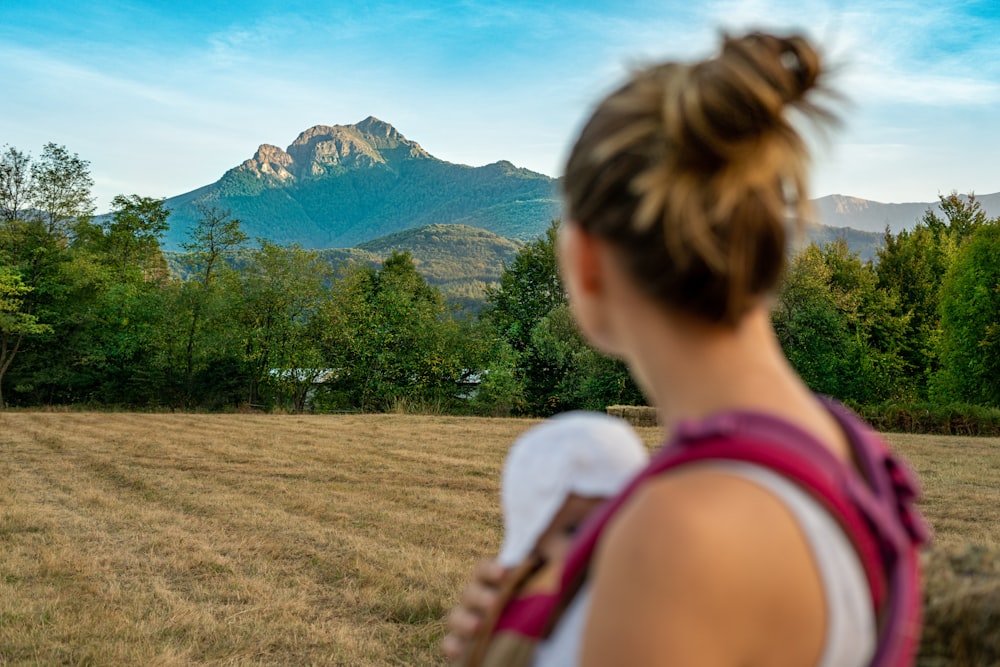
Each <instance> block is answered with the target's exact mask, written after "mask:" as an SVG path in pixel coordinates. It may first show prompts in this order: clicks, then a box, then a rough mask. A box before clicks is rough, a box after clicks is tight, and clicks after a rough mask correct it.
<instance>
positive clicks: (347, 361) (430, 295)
mask: <svg viewBox="0 0 1000 667" xmlns="http://www.w3.org/2000/svg"><path fill="white" fill-rule="evenodd" d="M320 321H321V322H322V328H323V338H324V349H325V358H326V359H327V361H328V364H329V366H330V367H331V368H334V369H336V374H337V380H336V382H335V383H334V385H335V386H334V387H333V388H332V389H331V390H332V391H334V392H338V393H339V395H340V397H341V399H340V400H341V401H344V402H346V403H348V404H350V405H352V406H354V407H359V408H361V409H362V410H365V411H379V410H391V409H395V408H397V407H400V406H402V405H403V404H407V405H411V406H416V407H435V408H436V409H442V408H444V407H446V406H448V405H449V404H451V403H453V402H454V401H455V400H456V399H457V398H458V397H459V395H460V394H462V392H463V391H464V390H463V386H465V384H466V383H467V381H468V380H469V378H470V377H472V376H473V375H474V374H476V373H477V371H478V370H479V369H481V368H482V364H483V358H484V356H485V355H484V354H482V347H481V346H480V345H479V339H478V338H477V335H476V330H475V329H474V327H473V326H472V324H471V322H469V321H466V320H458V319H456V318H455V317H454V313H453V312H452V311H451V310H450V309H449V308H448V306H447V305H446V304H445V302H444V299H443V297H442V296H441V293H440V292H439V291H438V290H437V289H436V288H433V287H431V286H430V285H428V284H427V281H426V280H425V279H424V278H423V276H421V275H420V274H419V273H418V272H417V270H416V267H415V266H414V264H413V259H412V257H410V255H409V253H406V252H403V253H397V252H394V253H393V254H392V255H391V256H390V257H388V258H387V259H386V260H385V261H384V262H383V264H382V267H381V268H380V269H379V270H374V269H372V268H370V267H363V266H355V267H352V268H350V269H348V270H347V271H346V273H345V274H344V275H343V276H342V277H341V278H339V279H338V280H337V281H336V282H335V283H334V285H333V287H332V289H331V297H330V300H329V302H328V303H327V305H326V308H325V310H324V313H323V317H322V319H321V320H320ZM498 380H499V378H498ZM493 386H494V388H497V384H496V383H494V385H493Z"/></svg>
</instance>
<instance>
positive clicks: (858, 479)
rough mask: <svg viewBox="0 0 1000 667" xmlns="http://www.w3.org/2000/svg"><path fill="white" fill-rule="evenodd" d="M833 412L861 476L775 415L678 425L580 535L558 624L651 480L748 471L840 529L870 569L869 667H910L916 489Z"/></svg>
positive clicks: (888, 456) (916, 581)
mask: <svg viewBox="0 0 1000 667" xmlns="http://www.w3.org/2000/svg"><path fill="white" fill-rule="evenodd" d="M828 408H829V410H830V412H831V414H833V416H835V417H836V418H837V420H838V421H839V422H840V424H841V426H842V428H843V429H844V432H845V433H846V434H847V436H848V439H849V441H850V443H851V447H852V449H853V452H854V457H855V460H856V461H857V465H858V468H859V469H860V471H861V473H862V474H861V475H859V474H858V472H857V471H856V470H855V469H854V468H852V467H850V466H848V465H845V464H844V463H842V462H841V461H840V460H839V459H837V458H836V457H835V456H834V455H833V454H832V453H831V452H830V451H829V450H828V449H827V448H826V447H824V446H823V445H822V444H821V443H819V442H818V441H816V440H815V438H813V437H812V436H811V435H809V434H808V433H806V432H804V431H802V430H801V429H799V428H798V427H796V426H794V425H792V424H789V423H787V422H785V421H782V420H779V419H777V418H774V417H771V416H768V415H764V414H758V413H750V412H731V413H725V414H721V415H717V416H714V417H711V418H709V419H706V420H704V421H701V422H697V423H685V424H681V425H680V426H679V427H678V428H677V430H676V433H675V434H674V437H673V438H672V440H671V441H670V442H669V443H668V444H667V445H666V446H665V447H664V448H663V449H662V450H660V451H659V452H658V453H657V454H656V455H655V456H654V457H653V459H652V461H651V462H650V464H649V466H648V467H647V468H646V469H645V470H644V471H643V472H642V473H641V474H640V475H639V476H638V477H637V478H636V479H635V480H633V482H632V483H631V484H629V486H628V487H627V488H626V489H625V490H624V491H623V492H622V494H620V495H619V496H618V497H616V498H615V499H614V500H612V501H610V502H609V503H608V504H607V505H605V506H603V507H602V508H601V510H600V511H599V512H598V513H596V514H595V515H594V516H593V517H592V519H591V520H590V521H588V522H587V524H585V526H584V527H583V528H582V530H581V533H580V535H579V538H578V540H577V542H576V544H575V546H574V548H573V550H572V552H571V553H570V556H569V558H568V560H567V563H566V566H565V570H564V572H563V593H562V596H561V599H560V603H559V605H558V606H557V608H556V610H555V611H554V613H553V615H552V618H553V619H557V618H558V617H559V616H561V612H562V610H564V609H565V608H566V606H568V604H569V602H570V601H571V600H572V597H573V596H574V595H575V594H576V592H577V591H578V590H579V588H580V586H582V584H583V581H584V580H585V579H586V576H587V569H588V567H589V563H590V559H591V556H592V555H593V552H594V549H595V547H596V545H597V542H598V540H599V538H600V535H601V533H602V531H603V529H604V527H605V526H606V525H607V523H608V522H609V521H610V519H611V518H612V517H613V516H614V514H615V513H616V512H617V511H618V509H619V508H620V507H621V506H622V505H623V504H624V503H625V502H626V501H627V500H628V498H629V497H630V496H631V495H632V493H634V492H635V490H636V489H637V488H639V487H640V486H641V485H642V484H643V483H644V482H645V481H646V480H648V479H650V478H651V477H655V476H658V475H661V474H663V473H665V472H667V471H668V470H671V469H673V468H676V467H678V466H682V465H686V464H690V463H694V462H697V461H706V460H729V461H742V462H746V463H752V464H755V465H760V466H762V467H765V468H768V469H770V470H773V471H774V472H776V473H779V474H781V475H783V476H785V477H786V478H788V479H789V480H791V481H793V482H795V483H797V484H798V485H800V486H801V487H802V488H803V489H804V490H806V491H807V492H809V493H810V494H811V495H812V496H813V497H814V498H815V499H816V500H817V501H818V502H820V503H822V504H823V505H824V506H825V507H826V508H827V510H828V511H829V512H830V514H831V515H832V516H833V517H834V518H835V519H836V520H837V521H838V522H839V523H840V525H841V526H842V527H843V529H844V532H845V533H846V535H847V536H848V538H849V539H850V540H851V542H852V543H853V545H854V547H855V549H856V550H857V552H858V555H859V557H860V559H861V562H862V565H863V566H864V569H865V575H866V577H867V580H868V584H869V586H870V588H871V592H872V599H873V602H874V605H875V611H876V615H877V616H876V617H877V619H878V624H879V641H878V647H877V649H876V654H875V657H874V658H873V660H872V663H871V664H872V665H873V666H877V667H890V666H892V667H897V666H903V665H910V664H912V663H913V660H914V657H915V655H916V649H917V645H918V643H919V639H920V624H921V610H922V595H921V588H920V576H921V575H920V562H919V553H918V552H919V547H920V545H921V544H923V543H924V542H926V541H927V537H928V532H927V529H926V526H925V524H924V522H923V520H922V519H921V517H920V515H919V514H918V513H917V512H916V510H915V508H914V501H915V500H916V497H917V493H918V491H917V484H916V481H915V479H914V478H913V476H912V475H911V474H910V473H909V471H908V470H907V469H906V467H905V466H904V465H903V464H902V462H901V461H899V460H898V459H897V458H896V457H895V456H894V455H893V454H892V452H890V451H889V449H888V448H887V447H886V445H885V444H884V443H883V442H882V441H881V440H880V439H879V438H878V437H877V436H876V435H875V434H874V433H873V432H871V430H870V429H869V428H868V427H867V426H866V425H865V424H864V423H863V422H862V421H861V420H860V419H858V418H857V417H856V416H855V415H854V414H853V413H851V412H850V411H848V410H847V409H846V408H844V407H842V406H840V405H839V404H836V403H833V402H830V403H828Z"/></svg>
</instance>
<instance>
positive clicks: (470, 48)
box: [0, 0, 1000, 210]
mask: <svg viewBox="0 0 1000 667" xmlns="http://www.w3.org/2000/svg"><path fill="white" fill-rule="evenodd" d="M758 27H763V28H773V29H779V30H800V31H805V32H806V33H807V34H809V35H810V36H812V37H813V38H814V39H815V40H817V41H818V42H819V43H820V44H821V46H822V47H823V49H824V51H825V52H826V53H827V54H828V56H829V58H830V60H831V61H832V62H835V63H836V64H837V66H838V72H837V76H836V78H835V80H834V84H835V85H836V86H837V87H838V88H839V89H840V90H841V91H842V92H844V93H845V94H846V96H847V97H848V99H849V100H850V103H849V105H847V106H844V107H842V109H841V113H842V116H843V117H844V120H845V125H844V127H843V128H842V129H840V130H838V131H837V132H835V133H833V134H832V135H831V137H830V139H829V140H828V141H827V142H826V144H822V143H819V144H817V147H818V152H817V156H816V170H815V177H814V183H813V191H814V194H815V195H817V196H819V195H825V194H834V193H839V194H847V195H854V196H858V197H864V198H867V199H874V200H877V201H885V202H889V201H894V202H900V201H933V200H934V199H935V198H936V196H937V195H938V193H947V192H950V191H951V190H958V191H960V192H969V191H975V192H978V193H980V194H987V193H992V192H997V191H1000V157H998V156H1000V39H998V38H997V35H998V34H1000V3H998V2H997V1H996V0H965V1H963V0H955V1H952V2H930V1H929V0H702V1H700V2H697V1H695V2H692V0H659V1H654V0H615V1H610V0H609V1H606V2H601V1H597V0H581V1H577V2H571V1H568V0H566V1H558V2H540V1H531V0H507V1H505V2H487V1H485V0H466V1H462V2H444V1H435V0H423V1H417V0H411V1H403V0H399V1H394V2H393V1H366V0H353V1H350V2H309V3H306V2H297V1H294V0H292V1H286V2H264V1H257V0H241V1H239V2H228V1H225V2H214V1H212V0H203V1H202V2H187V1H175V2H169V3H168V2H160V1H149V2H88V1H86V0H76V1H74V2H69V1H63V0H54V1H51V2H28V1H25V0H4V1H3V3H2V4H0V82H2V86H3V87H2V92H0V144H9V145H13V146H16V147H18V148H20V149H22V150H25V151H29V152H31V153H33V154H36V155H37V154H38V153H39V152H40V150H41V147H42V145H43V144H44V143H45V142H48V141H54V142H56V143H60V144H64V145H66V146H67V147H68V148H69V149H70V150H71V151H73V152H76V153H79V154H80V156H81V157H83V158H85V159H87V160H89V161H90V163H91V170H92V174H93V176H94V179H95V181H96V184H95V194H96V195H97V197H98V205H99V208H100V209H102V210H104V209H106V208H107V205H108V203H109V202H110V200H111V198H112V197H113V196H114V195H116V194H119V193H137V194H142V195H148V196H172V195H176V194H180V193H182V192H186V191H188V190H192V189H194V188H196V187H199V186H202V185H206V184H208V183H211V182H213V181H215V180H217V179H218V178H219V177H220V176H221V175H222V174H223V173H224V172H225V171H226V170H227V169H229V168H231V167H233V166H235V165H237V164H239V163H240V162H242V161H243V160H245V159H246V158H248V157H250V156H251V155H252V154H253V153H254V151H255V150H256V148H257V146H258V144H261V143H271V144H276V145H278V146H281V147H286V146H287V145H288V144H290V143H291V142H292V141H293V140H294V139H295V137H296V136H297V135H298V133H299V132H301V131H302V130H304V129H306V128H308V127H310V126H312V125H317V124H326V125H332V124H347V123H354V122H357V121H360V120H362V119H363V118H365V117H366V116H369V115H374V116H377V117H379V118H381V119H382V120H385V121H387V122H390V123H392V124H393V125H394V126H395V127H396V128H397V129H398V130H399V131H400V132H402V133H403V134H404V135H406V136H407V137H408V138H410V139H413V140H415V141H418V142H419V143H420V144H421V145H422V146H423V147H424V148H425V149H426V150H427V151H428V152H430V153H431V154H432V155H435V156H437V157H439V158H442V159H445V160H449V161H452V162H459V163H464V164H471V165H482V164H487V163H490V162H495V161H497V160H501V159H506V160H510V161H511V162H514V163H515V164H517V165H518V166H523V167H528V168H529V169H533V170H536V171H540V172H543V173H547V174H550V175H558V174H559V172H560V169H561V164H562V161H563V158H564V156H565V152H566V150H567V148H568V145H569V143H570V141H571V140H572V137H573V135H574V132H575V131H576V129H577V128H578V127H579V125H580V123H581V122H582V120H583V118H584V117H585V115H586V113H587V111H588V108H589V106H590V105H591V104H592V103H593V102H594V101H595V100H596V99H597V98H598V96H600V95H601V94H602V93H604V92H606V91H608V90H609V89H610V88H611V87H612V86H613V85H615V84H616V83H617V82H618V81H619V80H620V79H621V77H622V76H623V75H624V73H625V72H626V71H627V69H628V67H629V66H630V65H631V64H634V63H637V62H645V61H649V60H652V59H659V58H681V59H689V58H694V57H699V56H703V55H706V54H707V53H709V52H710V51H711V50H712V49H713V48H714V44H715V43H716V41H717V35H718V32H719V29H720V28H724V29H729V30H733V31H740V30H743V29H747V28H758Z"/></svg>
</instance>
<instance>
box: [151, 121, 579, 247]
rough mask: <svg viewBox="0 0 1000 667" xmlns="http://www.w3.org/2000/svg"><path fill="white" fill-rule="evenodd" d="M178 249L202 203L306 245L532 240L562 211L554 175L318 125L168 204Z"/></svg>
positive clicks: (366, 128)
mask: <svg viewBox="0 0 1000 667" xmlns="http://www.w3.org/2000/svg"><path fill="white" fill-rule="evenodd" d="M166 203H167V206H168V207H169V208H170V209H171V211H172V212H171V217H170V221H171V226H170V230H169V231H168V232H167V233H166V234H165V236H164V239H163V246H164V247H165V248H167V249H176V248H178V247H179V244H180V243H181V242H182V241H184V239H185V234H186V230H187V229H188V227H189V226H190V225H191V224H193V223H194V222H195V221H196V220H197V219H198V217H199V212H198V207H199V206H215V207H218V208H222V209H228V210H229V211H230V213H231V215H232V216H233V217H236V218H239V219H240V220H242V222H243V227H244V230H245V231H246V232H247V233H248V234H249V235H250V237H251V238H255V237H262V238H267V239H270V240H272V241H276V242H279V243H298V244H299V245H302V246H304V247H307V248H332V247H349V246H353V245H355V244H358V243H362V242H365V241H369V240H371V239H375V238H379V237H382V236H386V235H389V234H393V233H396V232H400V231H403V230H405V229H410V228H413V227H422V226H425V225H428V224H444V223H458V224H464V225H468V226H473V227H479V228H482V229H485V230H488V231H492V232H494V233H496V234H499V235H501V236H505V237H512V238H519V239H531V238H534V237H536V236H538V235H539V234H541V232H542V231H543V230H544V229H545V227H546V226H547V225H548V223H549V221H550V220H551V219H553V218H555V217H558V215H559V209H560V202H559V193H558V183H557V181H556V180H555V179H553V178H550V177H548V176H545V175H544V174H538V173H535V172H532V171H529V170H527V169H520V168H518V167H515V166H514V165H513V164H511V163H510V162H506V161H500V162H496V163H493V164H489V165H486V166H483V167H469V166H466V165H460V164H453V163H451V162H446V161H444V160H439V159H438V158H435V157H433V156H432V155H430V154H429V153H427V151H425V150H424V149H423V148H421V146H420V145H419V144H418V143H416V142H414V141H410V140H408V139H406V138H405V137H404V136H403V135H402V134H400V133H399V131H397V130H396V129H395V128H394V127H393V126H392V125H389V124H388V123H386V122H383V121H381V120H379V119H377V118H374V117H368V118H366V119H365V120H363V121H361V122H360V123H357V124H355V125H317V126H315V127H312V128H309V129H308V130H306V131H305V132H302V133H301V134H300V135H299V136H298V138H296V139H295V141H293V142H292V144H291V145H290V146H288V148H287V149H286V150H282V149H281V148H279V147H277V146H272V145H269V144H263V145H261V146H260V147H259V148H258V149H257V152H256V153H255V154H254V156H253V157H252V158H250V159H248V160H246V161H244V162H243V163H242V164H240V165H238V166H236V167H234V168H233V169H230V170H229V171H228V172H226V173H225V174H224V175H223V176H222V178H221V179H219V180H218V181H217V182H216V183H213V184H211V185H207V186H204V187H202V188H199V189H197V190H194V191H192V192H188V193H185V194H182V195H179V196H177V197H173V198H170V199H168V200H167V202H166Z"/></svg>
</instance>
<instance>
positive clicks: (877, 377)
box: [772, 241, 912, 404]
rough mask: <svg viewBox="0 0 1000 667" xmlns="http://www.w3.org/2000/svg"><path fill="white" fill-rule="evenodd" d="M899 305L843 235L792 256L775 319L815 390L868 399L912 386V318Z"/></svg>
mask: <svg viewBox="0 0 1000 667" xmlns="http://www.w3.org/2000/svg"><path fill="white" fill-rule="evenodd" d="M897 311H898V305H897V303H896V301H895V298H894V296H893V295H892V294H891V293H890V292H888V291H887V290H885V289H884V288H881V287H879V286H878V282H877V278H876V275H875V272H874V269H873V267H872V266H871V265H870V264H865V263H862V262H861V261H860V259H858V257H857V255H856V254H854V253H851V252H850V250H849V249H848V247H847V244H846V243H845V242H843V241H839V242H835V243H829V244H825V245H824V246H823V247H819V246H816V245H815V244H811V245H810V246H808V247H807V248H805V249H804V250H803V251H802V252H801V253H799V254H798V255H796V256H795V257H794V258H793V260H792V262H791V264H790V266H789V268H788V271H787V272H786V274H785V277H784V279H783V283H782V287H781V290H780V292H779V296H778V301H777V305H776V307H775V309H774V311H773V313H772V322H773V323H774V327H775V331H776V333H777V335H778V340H779V341H780V342H781V346H782V349H783V350H784V352H785V355H786V356H787V357H788V359H789V361H790V362H791V363H792V365H793V366H794V367H795V369H796V370H797V371H798V373H799V375H801V377H802V378H803V380H804V381H805V382H806V384H808V385H809V387H810V388H812V389H813V390H814V391H817V392H819V393H823V394H828V395H831V396H834V397H836V398H839V399H841V400H851V401H856V402H858V403H864V404H869V403H880V402H883V401H885V400H888V399H894V398H904V397H906V396H908V395H909V394H910V393H911V391H912V389H911V386H910V384H909V382H908V376H907V372H906V366H905V363H904V362H903V359H902V358H901V356H900V349H901V346H902V341H903V340H904V337H905V331H906V327H907V325H908V322H909V319H908V316H906V315H899V314H898V312H897Z"/></svg>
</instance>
